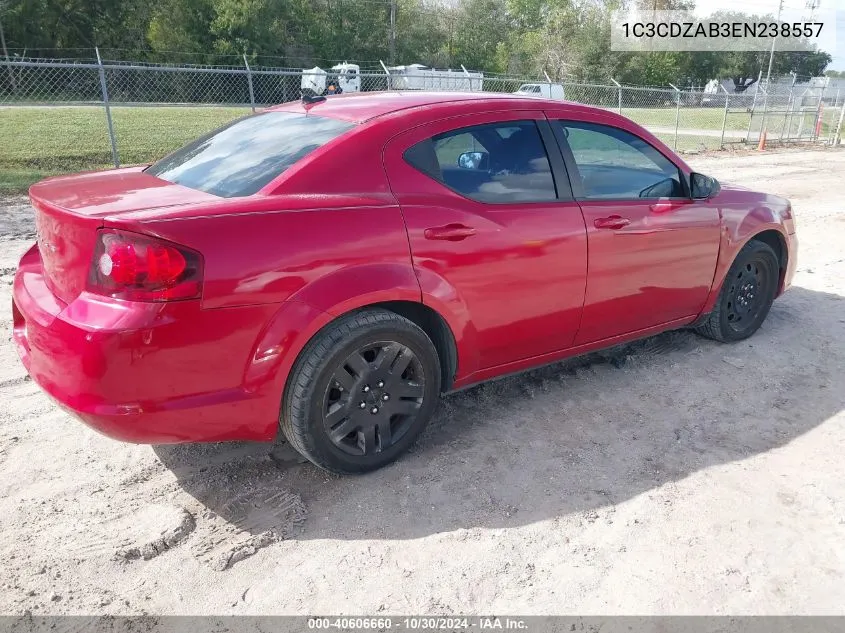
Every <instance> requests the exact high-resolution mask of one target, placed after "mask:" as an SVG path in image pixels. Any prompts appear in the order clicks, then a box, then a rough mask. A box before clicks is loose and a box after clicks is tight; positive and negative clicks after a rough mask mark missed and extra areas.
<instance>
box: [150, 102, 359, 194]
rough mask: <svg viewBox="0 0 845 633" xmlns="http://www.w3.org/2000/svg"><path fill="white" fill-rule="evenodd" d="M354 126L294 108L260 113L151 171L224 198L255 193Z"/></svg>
mask: <svg viewBox="0 0 845 633" xmlns="http://www.w3.org/2000/svg"><path fill="white" fill-rule="evenodd" d="M351 127H353V124H352V123H347V122H345V121H338V120H336V119H328V118H326V117H320V116H311V115H309V116H306V115H304V114H295V113H292V112H264V113H261V114H255V115H252V116H249V117H246V118H243V119H238V120H236V121H233V122H232V123H230V124H229V125H227V126H225V127H222V128H220V129H219V130H216V131H214V132H212V133H211V134H208V135H206V136H204V137H202V138H200V139H198V140H196V141H194V142H193V143H190V144H189V145H186V146H185V147H183V148H182V149H179V150H176V151H175V152H173V153H172V154H170V155H169V156H167V157H165V158H163V159H161V160H160V161H159V162H157V163H155V164H154V165H152V166H150V167H149V168H147V173H149V174H152V175H153V176H156V177H158V178H161V179H162V180H167V181H169V182H173V183H176V184H178V185H184V186H185V187H190V188H192V189H199V190H200V191H205V192H207V193H210V194H213V195H215V196H221V197H223V198H234V197H238V196H249V195H251V194H253V193H256V192H257V191H258V190H259V189H261V188H262V187H263V186H264V185H266V184H267V183H269V182H270V181H271V180H273V179H274V178H275V177H276V176H278V175H279V174H281V173H282V172H283V171H285V170H286V169H287V168H288V167H290V166H291V165H293V164H294V163H296V162H297V161H298V160H299V159H301V158H303V157H304V156H307V155H308V154H310V153H311V152H313V151H314V150H315V149H317V148H318V147H320V146H321V145H324V144H325V143H328V142H329V141H331V140H332V139H334V138H336V137H338V136H340V135H341V134H343V133H344V132H346V131H347V130H348V129H350V128H351Z"/></svg>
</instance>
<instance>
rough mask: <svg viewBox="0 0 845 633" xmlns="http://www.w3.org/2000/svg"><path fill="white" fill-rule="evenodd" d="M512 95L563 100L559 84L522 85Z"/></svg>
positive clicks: (561, 87) (561, 88)
mask: <svg viewBox="0 0 845 633" xmlns="http://www.w3.org/2000/svg"><path fill="white" fill-rule="evenodd" d="M514 94H517V95H527V96H531V97H545V98H546V99H560V100H563V99H564V94H563V86H562V85H561V84H550V83H546V84H543V83H536V84H522V85H521V86H520V87H519V90H517V91H516V92H515V93H514Z"/></svg>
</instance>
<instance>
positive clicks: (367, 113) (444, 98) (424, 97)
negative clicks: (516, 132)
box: [268, 90, 606, 123]
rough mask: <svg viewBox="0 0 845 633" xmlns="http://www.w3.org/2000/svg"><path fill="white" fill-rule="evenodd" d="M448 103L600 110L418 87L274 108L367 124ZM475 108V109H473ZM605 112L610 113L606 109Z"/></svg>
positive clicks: (519, 97)
mask: <svg viewBox="0 0 845 633" xmlns="http://www.w3.org/2000/svg"><path fill="white" fill-rule="evenodd" d="M445 103H454V104H456V105H458V104H463V105H464V106H465V107H471V106H475V107H481V106H492V107H494V108H511V107H513V108H516V107H524V108H530V109H538V108H539V109H542V108H548V107H554V108H561V107H563V108H566V109H569V108H571V109H573V110H581V111H584V110H590V111H593V110H597V108H592V107H590V106H583V105H580V104H575V103H571V102H568V101H560V100H557V99H540V98H537V97H527V96H525V95H518V94H509V93H491V92H423V91H417V90H394V91H390V92H353V93H346V94H340V95H333V96H330V97H326V100H325V101H318V102H316V103H311V104H304V103H302V102H301V101H292V102H290V103H283V104H281V105H278V106H274V107H272V108H268V109H269V110H270V111H277V112H278V111H281V112H298V113H303V114H315V115H320V116H326V117H330V118H333V119H341V120H343V121H349V122H351V123H363V122H365V121H369V120H371V119H375V118H378V117H381V116H385V115H388V114H392V113H394V112H398V111H400V110H408V109H412V108H422V107H426V106H434V105H439V104H445ZM473 109H474V108H473ZM602 112H606V111H604V110H602Z"/></svg>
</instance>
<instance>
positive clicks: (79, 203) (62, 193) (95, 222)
mask: <svg viewBox="0 0 845 633" xmlns="http://www.w3.org/2000/svg"><path fill="white" fill-rule="evenodd" d="M141 170H142V168H141V167H131V168H128V169H116V170H113V171H107V172H96V173H90V174H80V175H76V176H63V177H58V178H51V179H48V180H45V181H42V182H39V183H37V184H35V185H33V186H32V187H31V188H30V190H29V197H30V200H31V201H32V206H33V208H34V209H35V227H36V233H37V236H38V250H39V252H40V254H41V261H42V267H43V271H44V277H45V280H46V282H47V285H48V286H49V287H50V290H52V291H53V293H54V294H55V295H56V297H58V298H59V299H60V300H61V301H63V302H64V303H70V302H71V301H73V300H74V299H75V298H76V297H77V296H79V293H81V292H82V291H83V290H84V289H85V285H86V282H87V279H88V273H89V271H90V268H91V259H92V257H93V255H94V246H95V243H96V239H97V229H99V228H100V227H101V226H103V218H104V217H105V216H109V217H110V218H115V217H118V218H119V217H120V214H121V213H129V212H132V211H138V210H141V209H145V210H149V209H157V208H169V207H173V206H177V205H179V206H181V205H185V204H193V203H199V202H208V201H215V200H219V198H217V197H216V196H213V195H211V194H208V193H204V192H202V191H196V190H194V189H189V188H187V187H182V186H180V185H174V184H173V183H169V182H167V181H164V180H159V179H158V178H156V177H154V176H150V175H148V174H146V173H144V172H143V171H141Z"/></svg>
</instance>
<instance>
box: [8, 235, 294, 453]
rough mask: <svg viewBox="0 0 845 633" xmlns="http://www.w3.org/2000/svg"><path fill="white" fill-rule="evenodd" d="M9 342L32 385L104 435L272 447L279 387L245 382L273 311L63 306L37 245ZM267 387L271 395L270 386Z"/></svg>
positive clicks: (181, 304) (18, 281)
mask: <svg viewBox="0 0 845 633" xmlns="http://www.w3.org/2000/svg"><path fill="white" fill-rule="evenodd" d="M12 301H13V304H12V312H13V319H14V326H13V341H14V343H15V346H16V348H17V351H18V354H19V356H20V358H21V361H22V362H23V364H24V366H25V367H26V369H27V371H28V372H29V374H30V376H32V378H33V380H34V381H35V382H36V383H38V385H40V386H41V387H42V388H43V389H44V390H45V391H46V392H47V393H48V394H49V395H50V396H51V397H52V398H53V399H54V400H56V402H57V403H58V404H59V405H60V406H62V407H63V408H64V409H66V410H68V411H70V412H71V413H73V414H74V415H75V416H77V417H78V418H80V419H81V420H82V421H83V422H85V423H86V424H88V425H89V426H91V427H92V428H94V429H96V430H98V431H100V432H101V433H103V434H105V435H108V436H110V437H113V438H116V439H120V440H124V441H129V442H139V443H177V442H188V441H224V440H270V439H272V438H273V437H274V436H275V434H276V429H277V426H278V414H279V405H280V395H281V394H280V392H279V391H278V388H277V385H273V384H270V383H269V382H266V381H265V382H264V383H261V382H260V381H253V383H252V384H249V385H248V384H247V382H246V377H247V375H248V373H249V370H250V368H251V367H252V366H253V364H254V362H253V360H254V358H253V357H254V350H255V347H256V344H257V341H258V340H259V339H260V336H261V333H262V331H263V329H264V328H265V326H266V324H267V323H268V321H269V320H270V319H271V317H272V316H273V315H274V314H275V313H276V312H277V311H278V309H279V306H278V305H263V306H247V307H239V308H227V309H218V310H202V309H201V307H200V303H199V301H175V302H169V303H162V304H155V303H139V302H126V301H118V300H112V299H108V298H103V297H100V296H96V295H92V294H89V293H86V292H83V293H82V294H80V295H79V296H78V297H77V298H76V299H75V300H74V301H72V302H71V303H69V304H64V303H63V302H61V301H60V300H59V299H57V298H56V297H55V295H53V293H52V292H51V291H50V290H49V289H48V287H47V285H46V283H45V281H44V278H43V276H42V272H41V261H40V257H39V255H38V251H37V249H35V248H34V247H33V248H32V249H30V251H29V252H27V253H26V255H24V257H23V258H22V260H21V263H20V266H19V269H18V272H17V274H16V276H15V281H14V288H13V300H12ZM270 387H271V388H270Z"/></svg>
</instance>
